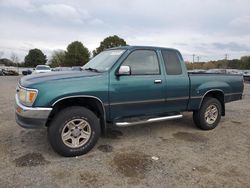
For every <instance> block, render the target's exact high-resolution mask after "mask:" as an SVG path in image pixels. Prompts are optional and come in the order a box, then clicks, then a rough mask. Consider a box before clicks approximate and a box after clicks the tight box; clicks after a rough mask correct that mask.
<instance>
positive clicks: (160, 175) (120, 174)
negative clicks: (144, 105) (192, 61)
mask: <svg viewBox="0 0 250 188" xmlns="http://www.w3.org/2000/svg"><path fill="white" fill-rule="evenodd" d="M17 81H18V77H0V88H1V89H0V143H1V144H0V172H1V173H0V187H3V188H8V187H53V188H56V187H108V188H110V187H250V124H249V122H250V103H249V102H250V84H245V94H244V99H243V100H241V101H237V102H233V103H229V104H227V105H226V116H225V117H223V118H222V120H221V123H220V124H219V126H218V127H217V128H216V129H214V130H212V131H201V130H199V129H197V128H196V127H195V126H194V124H193V121H192V114H191V113H185V114H184V118H183V119H181V120H176V121H165V122H161V123H154V124H147V125H138V126H132V127H126V128H117V129H116V130H112V131H110V132H109V135H108V137H107V138H100V139H99V141H98V143H97V145H96V147H95V148H94V149H93V150H92V151H91V152H89V153H88V154H86V155H84V156H80V157H74V158H63V157H61V156H59V155H57V154H56V153H54V152H53V150H52V149H51V147H50V145H49V143H48V141H47V132H46V129H40V130H27V129H23V128H21V127H19V126H18V125H17V124H16V122H15V118H14V107H13V106H14V94H15V87H16V84H17ZM152 157H153V158H152Z"/></svg>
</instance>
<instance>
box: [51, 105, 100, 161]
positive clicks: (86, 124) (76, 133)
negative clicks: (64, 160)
mask: <svg viewBox="0 0 250 188" xmlns="http://www.w3.org/2000/svg"><path fill="white" fill-rule="evenodd" d="M100 133H101V128H100V123H99V120H98V118H97V116H96V115H95V114H94V113H93V112H92V111H90V110H89V109H87V108H84V107H80V106H72V107H68V108H65V109H63V110H62V111H60V112H59V113H58V114H57V115H56V116H55V117H54V119H53V120H52V122H51V124H50V125H49V127H48V139H49V142H50V144H51V146H52V148H53V149H54V151H56V152H57V153H58V154H60V155H62V156H64V157H73V156H79V155H83V154H86V153H87V152H89V151H90V150H91V149H92V148H93V147H94V146H95V144H96V142H97V141H98V138H99V137H100Z"/></svg>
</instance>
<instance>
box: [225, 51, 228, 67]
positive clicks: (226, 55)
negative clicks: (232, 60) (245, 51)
mask: <svg viewBox="0 0 250 188" xmlns="http://www.w3.org/2000/svg"><path fill="white" fill-rule="evenodd" d="M227 59H228V54H225V67H224V68H225V69H226V68H227Z"/></svg>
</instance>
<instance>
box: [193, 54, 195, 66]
mask: <svg viewBox="0 0 250 188" xmlns="http://www.w3.org/2000/svg"><path fill="white" fill-rule="evenodd" d="M192 56H193V63H192V69H194V57H195V54H193V55H192Z"/></svg>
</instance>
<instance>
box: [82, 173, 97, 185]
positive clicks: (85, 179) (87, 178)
mask: <svg viewBox="0 0 250 188" xmlns="http://www.w3.org/2000/svg"><path fill="white" fill-rule="evenodd" d="M98 179H99V178H98V175H97V174H95V173H90V172H82V173H80V181H81V182H82V183H84V185H85V186H90V187H92V186H93V185H94V184H96V183H97V181H98Z"/></svg>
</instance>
